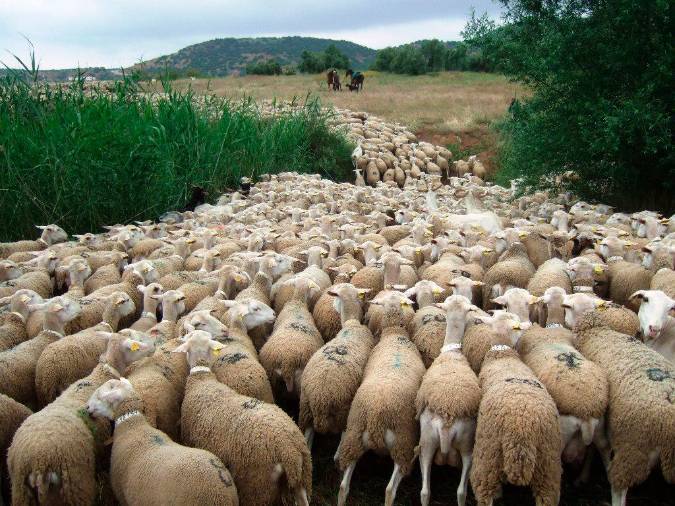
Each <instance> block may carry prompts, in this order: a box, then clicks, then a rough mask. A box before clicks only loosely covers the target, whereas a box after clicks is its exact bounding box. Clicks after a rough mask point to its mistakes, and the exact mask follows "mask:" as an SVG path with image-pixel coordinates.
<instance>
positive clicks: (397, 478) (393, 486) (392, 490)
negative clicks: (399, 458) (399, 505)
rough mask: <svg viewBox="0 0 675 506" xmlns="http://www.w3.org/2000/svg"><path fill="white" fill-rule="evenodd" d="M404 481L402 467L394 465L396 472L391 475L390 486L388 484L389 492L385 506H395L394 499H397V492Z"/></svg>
mask: <svg viewBox="0 0 675 506" xmlns="http://www.w3.org/2000/svg"><path fill="white" fill-rule="evenodd" d="M402 479H403V473H402V472H401V466H399V465H398V464H394V472H393V473H391V479H390V480H389V484H387V490H386V492H385V494H384V506H393V504H394V499H396V491H397V490H398V486H399V485H400V484H401V480H402Z"/></svg>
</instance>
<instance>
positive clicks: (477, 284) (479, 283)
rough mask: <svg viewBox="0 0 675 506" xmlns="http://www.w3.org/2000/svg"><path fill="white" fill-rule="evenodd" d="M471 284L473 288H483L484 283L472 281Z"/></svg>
mask: <svg viewBox="0 0 675 506" xmlns="http://www.w3.org/2000/svg"><path fill="white" fill-rule="evenodd" d="M471 284H472V285H473V286H483V285H485V283H483V282H482V281H473V280H472V281H471Z"/></svg>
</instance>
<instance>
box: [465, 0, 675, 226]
mask: <svg viewBox="0 0 675 506" xmlns="http://www.w3.org/2000/svg"><path fill="white" fill-rule="evenodd" d="M502 3H504V4H505V8H506V15H507V17H506V19H507V21H508V22H507V24H505V25H503V26H501V27H496V26H495V25H494V23H492V22H490V21H489V20H488V19H487V18H485V17H482V18H479V19H476V18H475V17H474V18H473V19H472V21H471V22H470V23H469V25H468V27H467V30H466V36H467V37H469V38H470V39H472V40H473V41H474V42H476V43H478V44H480V45H481V47H482V48H483V49H484V54H485V55H486V57H487V58H489V59H490V60H491V61H492V62H493V63H496V64H498V65H499V68H500V69H501V70H502V71H503V72H505V73H506V74H507V75H508V76H510V77H512V78H513V79H514V80H517V81H520V82H522V83H525V84H527V85H529V87H530V88H531V89H532V91H533V95H532V98H531V99H528V100H526V101H524V102H522V103H521V102H519V103H516V104H514V106H513V107H512V108H511V114H509V116H508V117H507V119H506V120H505V121H504V122H503V123H502V124H501V125H500V127H499V129H500V131H501V132H502V134H503V143H502V147H501V149H500V153H499V154H500V160H501V166H502V170H501V173H500V174H499V176H498V177H499V179H501V180H502V181H503V182H506V181H507V180H509V179H513V178H516V177H522V178H524V179H525V182H526V184H529V185H531V187H533V188H536V187H552V186H553V182H554V179H555V178H553V177H551V176H553V175H555V174H560V173H563V172H566V171H569V170H571V171H574V172H576V173H577V174H578V175H579V176H580V178H579V180H578V182H576V183H574V184H573V185H572V186H571V189H572V190H573V191H575V192H576V193H577V194H578V195H580V196H581V197H582V198H585V199H597V200H601V201H604V202H607V203H609V204H612V205H615V206H617V207H619V208H620V209H624V210H629V211H631V210H636V209H641V208H645V207H646V208H650V209H658V210H661V211H663V212H666V213H671V212H673V210H675V159H674V157H673V132H672V126H673V92H672V76H673V70H674V69H673V56H672V26H671V22H672V20H671V15H672V10H671V6H672V4H671V3H670V2H667V1H665V0H644V1H641V2H636V1H634V0H616V1H615V2H581V1H579V0H556V1H545V2H530V1H526V0H503V1H502Z"/></svg>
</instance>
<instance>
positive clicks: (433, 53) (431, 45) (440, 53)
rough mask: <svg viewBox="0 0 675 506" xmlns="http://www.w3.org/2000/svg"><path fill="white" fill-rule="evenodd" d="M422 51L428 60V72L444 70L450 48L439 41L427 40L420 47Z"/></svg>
mask: <svg viewBox="0 0 675 506" xmlns="http://www.w3.org/2000/svg"><path fill="white" fill-rule="evenodd" d="M420 51H421V52H422V55H423V56H424V58H425V60H426V68H427V72H438V71H439V70H443V63H444V62H445V59H446V57H445V55H446V53H447V52H448V48H447V47H446V46H445V44H443V43H442V42H441V41H440V40H438V39H432V40H425V41H423V42H422V44H421V45H420Z"/></svg>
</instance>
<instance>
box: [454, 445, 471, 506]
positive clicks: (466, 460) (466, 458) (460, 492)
mask: <svg viewBox="0 0 675 506" xmlns="http://www.w3.org/2000/svg"><path fill="white" fill-rule="evenodd" d="M472 460H473V454H471V453H462V478H461V479H460V480H459V486H458V487H457V504H458V506H464V504H465V503H466V492H467V489H468V487H469V481H468V480H467V477H468V476H469V471H470V470H471V461H472Z"/></svg>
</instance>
